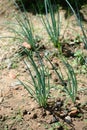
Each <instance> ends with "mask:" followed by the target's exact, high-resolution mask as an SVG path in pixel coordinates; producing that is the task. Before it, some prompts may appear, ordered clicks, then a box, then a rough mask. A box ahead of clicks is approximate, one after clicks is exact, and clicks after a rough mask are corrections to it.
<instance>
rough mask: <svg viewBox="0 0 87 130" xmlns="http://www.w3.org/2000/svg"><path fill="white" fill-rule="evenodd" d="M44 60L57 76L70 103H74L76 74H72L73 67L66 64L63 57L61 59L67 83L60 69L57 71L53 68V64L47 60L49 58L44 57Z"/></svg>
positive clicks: (76, 87)
mask: <svg viewBox="0 0 87 130" xmlns="http://www.w3.org/2000/svg"><path fill="white" fill-rule="evenodd" d="M46 58H47V60H48V61H49V62H50V64H51V65H52V67H53V69H54V71H55V73H56V74H57V76H58V78H59V79H60V81H61V84H62V86H63V87H64V90H65V92H66V93H67V94H68V95H69V97H70V98H71V100H72V102H73V103H75V101H76V96H77V89H78V85H77V79H76V74H75V72H74V69H73V67H72V66H71V65H70V64H69V63H68V61H67V60H66V59H65V58H64V57H63V56H62V57H61V60H62V63H63V65H64V66H65V72H66V76H67V81H66V80H65V76H64V75H63V73H62V71H61V70H60V68H58V69H57V68H56V67H55V66H54V64H53V63H52V62H51V61H50V60H49V58H48V57H46Z"/></svg>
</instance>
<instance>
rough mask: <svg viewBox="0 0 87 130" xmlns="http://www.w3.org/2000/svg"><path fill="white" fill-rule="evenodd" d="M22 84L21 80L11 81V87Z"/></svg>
mask: <svg viewBox="0 0 87 130" xmlns="http://www.w3.org/2000/svg"><path fill="white" fill-rule="evenodd" d="M20 84H21V83H20V82H19V81H16V82H13V83H11V87H15V86H18V85H20Z"/></svg>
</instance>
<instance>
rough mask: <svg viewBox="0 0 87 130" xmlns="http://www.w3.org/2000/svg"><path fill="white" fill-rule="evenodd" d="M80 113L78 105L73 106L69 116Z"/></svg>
mask: <svg viewBox="0 0 87 130" xmlns="http://www.w3.org/2000/svg"><path fill="white" fill-rule="evenodd" d="M77 113H78V109H77V108H76V107H73V108H71V111H70V112H69V116H71V117H74V116H76V115H77Z"/></svg>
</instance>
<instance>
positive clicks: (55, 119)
mask: <svg viewBox="0 0 87 130" xmlns="http://www.w3.org/2000/svg"><path fill="white" fill-rule="evenodd" d="M58 121H59V119H58V117H55V116H53V119H52V120H51V121H50V124H52V123H55V122H58Z"/></svg>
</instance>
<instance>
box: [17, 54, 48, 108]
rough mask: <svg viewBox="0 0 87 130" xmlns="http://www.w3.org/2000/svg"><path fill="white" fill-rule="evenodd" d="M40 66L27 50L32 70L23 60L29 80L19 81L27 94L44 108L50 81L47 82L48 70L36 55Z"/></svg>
mask: <svg viewBox="0 0 87 130" xmlns="http://www.w3.org/2000/svg"><path fill="white" fill-rule="evenodd" d="M38 59H39V64H40V66H39V65H38V64H37V63H35V61H34V59H33V56H32V55H31V54H30V53H29V52H28V61H29V63H30V65H31V66H32V68H33V70H34V72H32V71H31V69H30V67H29V64H28V63H27V62H26V61H25V64H26V66H27V69H28V71H29V75H30V76H31V80H32V82H30V81H27V82H26V83H23V82H22V81H20V80H19V81H20V83H21V85H23V86H24V88H25V89H26V90H27V91H28V92H29V94H30V95H31V96H32V97H33V98H34V99H35V100H36V101H37V102H38V104H39V105H40V106H41V107H44V108H46V106H47V99H48V97H49V92H50V89H51V87H50V82H49V78H50V77H49V76H50V75H49V71H48V69H47V68H45V66H44V64H43V62H42V60H41V57H40V56H39V55H38Z"/></svg>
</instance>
